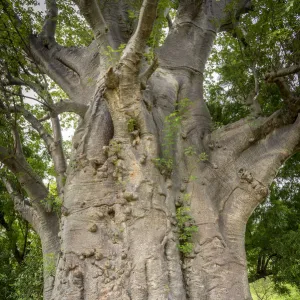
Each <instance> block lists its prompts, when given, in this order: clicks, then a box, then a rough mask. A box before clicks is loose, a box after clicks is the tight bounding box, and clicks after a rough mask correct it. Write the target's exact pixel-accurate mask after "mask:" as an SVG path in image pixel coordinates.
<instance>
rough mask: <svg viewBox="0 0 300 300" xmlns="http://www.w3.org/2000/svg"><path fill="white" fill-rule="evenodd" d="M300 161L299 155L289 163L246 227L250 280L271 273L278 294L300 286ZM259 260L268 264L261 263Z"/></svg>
mask: <svg viewBox="0 0 300 300" xmlns="http://www.w3.org/2000/svg"><path fill="white" fill-rule="evenodd" d="M299 158H300V157H299V154H297V155H295V156H294V157H292V158H291V159H290V160H288V161H287V162H286V164H285V165H284V167H283V168H282V169H281V170H280V172H279V174H278V178H277V179H276V181H275V182H274V183H273V185H272V186H271V190H270V196H269V198H268V200H267V201H266V202H265V203H264V204H263V205H261V206H259V207H258V208H257V209H256V210H255V212H254V214H253V215H252V217H251V218H250V220H249V222H248V224H247V231H246V249H247V260H248V269H249V277H250V279H251V280H255V279H257V278H259V274H260V273H258V271H259V270H261V271H260V272H263V271H264V272H265V273H266V275H268V274H271V275H272V276H271V280H272V282H273V284H274V288H275V290H276V291H277V292H279V293H285V292H286V289H285V286H286V284H289V285H291V286H298V287H299V286H300V250H299V249H300V222H299V220H300V198H299V197H300V196H299V195H300V181H299V179H300V178H299V177H300V176H299V174H300V169H299ZM259 259H261V260H263V261H264V262H265V263H264V264H259V263H258V260H259ZM267 261H268V263H267ZM258 265H260V266H261V267H260V268H258ZM264 266H265V267H264Z"/></svg>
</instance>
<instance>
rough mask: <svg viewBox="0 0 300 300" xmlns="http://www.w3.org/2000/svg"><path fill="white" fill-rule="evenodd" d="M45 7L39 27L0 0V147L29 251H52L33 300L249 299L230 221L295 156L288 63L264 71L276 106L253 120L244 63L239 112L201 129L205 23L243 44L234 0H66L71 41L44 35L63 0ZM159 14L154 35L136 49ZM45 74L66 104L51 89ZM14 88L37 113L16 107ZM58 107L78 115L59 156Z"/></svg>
mask: <svg viewBox="0 0 300 300" xmlns="http://www.w3.org/2000/svg"><path fill="white" fill-rule="evenodd" d="M45 2H46V5H47V14H46V16H45V18H44V21H43V24H42V26H39V25H38V24H39V23H38V21H35V23H34V22H33V21H32V18H31V16H30V14H28V11H27V13H23V14H22V11H25V10H22V5H23V2H22V3H20V2H19V1H5V0H1V6H2V13H1V14H2V16H3V20H5V22H3V24H2V25H1V26H2V27H1V28H3V32H4V33H3V35H4V37H5V41H6V42H5V43H4V42H1V51H2V52H3V53H5V55H6V57H7V58H8V57H9V59H7V60H6V61H1V76H2V84H1V89H2V92H1V98H2V99H1V112H2V118H3V122H4V123H5V124H8V125H7V127H6V128H9V129H10V132H11V133H7V135H8V137H7V141H8V142H5V144H3V145H1V147H0V160H1V163H2V165H3V167H4V168H6V169H7V170H8V171H7V176H5V175H2V181H3V183H4V185H5V186H6V188H7V191H8V192H9V193H10V195H11V199H12V200H13V201H14V204H15V209H16V210H17V211H18V212H19V213H20V214H21V216H23V218H24V219H26V220H27V221H28V222H29V223H30V224H31V225H32V227H33V228H34V229H35V231H36V232H37V233H38V234H39V236H40V238H41V243H42V248H43V255H44V257H45V260H47V257H49V256H51V257H54V258H55V260H54V261H53V263H54V265H55V269H56V271H55V272H54V273H53V274H52V273H51V272H50V273H49V272H47V270H45V272H44V299H74V300H76V299H77V300H79V299H82V300H83V299H124V300H125V299H132V300H142V299H143V300H144V299H149V300H158V299H174V300H175V299H178V300H179V299H180V300H184V299H211V300H215V299H224V300H225V299H237V300H240V299H251V295H250V292H249V287H248V279H247V265H246V258H245V249H244V232H245V226H246V223H247V220H248V218H249V217H250V215H251V213H252V211H253V210H254V208H255V207H256V206H257V205H258V204H259V203H260V202H261V201H262V200H263V199H265V197H266V196H267V194H268V186H269V185H270V183H271V182H272V180H273V179H274V177H275V176H276V172H277V170H278V169H279V168H280V166H281V165H282V164H283V163H284V161H285V160H287V159H288V158H289V157H290V156H292V155H293V154H294V153H295V152H296V151H299V142H300V120H299V117H298V113H299V108H300V101H299V96H298V95H297V94H296V90H295V89H294V88H293V87H292V86H291V85H290V83H291V77H292V76H293V74H296V73H297V72H299V65H298V64H296V63H294V64H292V63H289V64H282V65H280V64H277V65H276V68H273V65H272V66H271V67H272V68H270V70H269V72H267V73H266V74H264V78H265V81H266V82H267V83H268V84H270V85H271V84H273V85H274V86H276V85H277V88H278V91H279V92H280V95H281V96H280V98H281V101H282V103H283V104H284V105H283V106H281V108H279V109H278V110H276V111H275V112H273V113H272V114H270V115H267V116H265V115H263V113H262V110H261V108H260V105H259V101H258V94H259V82H258V81H259V78H258V76H257V72H258V70H257V66H256V65H253V66H252V68H251V72H252V73H253V78H254V79H253V87H252V92H250V93H249V95H248V97H247V99H245V102H246V104H247V105H248V106H250V110H249V111H250V115H249V116H247V117H245V118H241V119H240V120H238V121H235V122H232V123H230V124H227V125H226V126H221V127H219V128H217V129H215V128H213V123H212V119H211V114H210V111H209V109H208V108H207V105H206V103H205V101H204V98H203V80H204V75H203V74H204V71H205V64H206V62H207V59H208V57H209V54H210V52H211V49H212V47H213V44H214V40H215V39H216V36H217V34H218V33H220V32H231V34H232V35H235V36H236V37H237V38H238V39H239V41H240V44H241V47H244V49H247V47H249V44H248V43H247V41H246V39H245V38H244V35H245V33H244V32H243V31H238V30H237V28H238V20H239V19H240V18H241V17H242V15H243V14H245V13H247V12H248V11H249V10H250V9H252V5H251V3H250V1H249V0H237V1H225V0H206V1H199V0H179V1H158V0H143V1H134V0H133V1H129V0H118V1H115V0H111V1H97V0H91V1H85V0H74V1H73V2H74V3H73V5H76V7H78V9H79V12H80V14H81V15H82V17H83V18H84V19H85V21H86V23H87V24H88V27H89V30H90V32H91V34H92V36H93V38H92V40H91V42H90V43H88V45H84V46H83V45H81V46H80V45H77V46H71V47H68V46H66V45H64V44H63V41H59V40H58V38H57V33H56V28H57V21H58V20H59V13H58V5H61V6H63V3H62V2H58V3H56V1H55V0H48V1H45ZM25 4H26V3H25ZM27 4H31V3H27ZM68 4H69V5H70V3H68ZM68 4H67V6H68ZM170 8H172V10H171V12H172V13H173V17H172V16H170V14H169V11H170ZM24 9H25V8H24ZM64 9H65V7H64ZM135 13H136V14H135ZM1 18H2V17H1ZM162 19H163V20H164V22H165V23H167V24H168V26H169V32H168V34H167V37H166V39H165V40H164V41H159V42H157V41H156V43H157V47H156V49H150V48H149V47H150V46H151V43H149V40H152V41H153V40H154V37H153V32H154V31H155V30H158V29H157V28H158V27H159V25H157V21H158V20H162ZM30 20H31V21H32V22H33V23H32V26H30V24H28V22H29V21H30ZM70 20H72V19H70ZM165 20H166V21H165ZM26 22H27V23H26ZM82 22H83V21H82ZM7 24H9V25H7ZM82 26H85V25H82ZM79 28H80V27H79ZM159 30H160V31H159V32H160V33H161V32H162V31H161V30H162V29H161V28H159ZM87 32H88V31H87ZM86 34H88V33H86ZM74 35H76V33H75V34H74ZM16 41H18V43H17V42H16ZM291 51H292V50H291ZM145 54H146V55H145ZM145 57H147V58H148V60H147V59H146V58H145ZM149 60H150V63H148V61H149ZM48 78H50V79H51V80H53V82H55V83H56V84H57V85H59V86H60V88H61V89H62V90H63V91H64V93H65V94H66V95H67V97H68V99H64V100H60V101H55V100H53V96H52V94H51V89H50V87H49V84H47V82H49V79H48ZM24 87H26V88H28V89H31V90H32V91H34V92H35V94H36V95H37V97H38V99H39V101H40V102H41V103H42V108H43V110H44V112H45V114H44V115H43V116H41V115H40V112H39V113H38V114H37V112H36V111H35V110H33V109H31V108H30V107H29V106H28V104H26V103H25V104H24V102H23V97H24ZM265 101H267V99H265ZM63 112H73V113H76V114H78V115H79V119H80V120H79V124H78V127H77V129H76V131H75V134H74V137H73V140H72V154H71V157H70V159H69V162H68V164H67V162H66V159H65V155H64V149H63V144H62V133H61V128H60V120H59V116H60V114H61V113H63ZM22 118H23V119H22ZM21 120H26V122H27V123H28V124H30V126H31V127H32V128H33V129H34V130H35V131H36V133H37V134H38V136H39V138H40V139H41V141H42V142H43V143H44V144H45V146H46V149H47V151H48V154H49V156H50V157H51V159H52V163H53V168H54V170H55V172H53V175H54V177H55V179H56V187H57V195H58V198H59V201H60V202H61V203H60V210H61V211H60V213H57V212H56V211H55V209H54V207H55V205H54V203H53V201H51V199H52V198H51V195H50V196H49V189H48V188H47V185H46V184H45V182H43V178H42V177H41V176H39V175H38V174H37V173H36V172H35V169H34V168H33V167H32V166H31V165H30V160H29V159H28V155H27V154H26V153H25V151H24V147H23V144H24V129H23V128H22V126H20V125H18V122H21ZM24 122H25V121H24ZM49 124H50V125H51V126H49ZM4 140H5V139H4ZM9 141H10V142H9ZM9 145H13V146H11V147H10V146H9ZM10 173H12V174H13V175H14V176H15V178H16V179H17V181H18V182H19V188H16V187H18V184H17V183H16V182H14V181H13V180H12V179H11V174H10ZM24 195H25V196H24ZM24 197H25V199H26V201H24Z"/></svg>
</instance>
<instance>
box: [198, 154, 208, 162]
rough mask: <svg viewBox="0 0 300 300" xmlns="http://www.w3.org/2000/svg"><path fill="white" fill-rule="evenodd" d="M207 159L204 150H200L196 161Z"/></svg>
mask: <svg viewBox="0 0 300 300" xmlns="http://www.w3.org/2000/svg"><path fill="white" fill-rule="evenodd" d="M207 160H208V155H207V154H206V153H205V152H201V153H200V154H199V155H198V162H200V161H207Z"/></svg>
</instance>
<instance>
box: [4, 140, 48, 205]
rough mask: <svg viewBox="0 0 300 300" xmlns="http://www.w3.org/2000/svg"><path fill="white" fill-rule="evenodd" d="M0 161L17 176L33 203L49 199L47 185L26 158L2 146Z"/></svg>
mask: <svg viewBox="0 0 300 300" xmlns="http://www.w3.org/2000/svg"><path fill="white" fill-rule="evenodd" d="M0 161H1V162H2V163H3V164H4V165H6V166H7V167H8V169H9V170H10V171H12V172H13V173H14V174H15V176H16V177H17V178H18V181H19V182H20V184H21V186H23V187H24V189H25V190H26V192H27V193H28V196H29V197H30V198H31V199H32V201H40V200H43V199H45V198H46V197H47V195H48V191H47V189H46V187H45V185H44V184H43V182H42V180H41V179H40V178H39V177H38V175H37V174H36V173H35V172H34V171H33V169H32V168H31V167H30V166H29V164H28V163H27V162H26V160H25V159H24V157H18V156H16V155H15V153H13V152H11V151H9V150H8V149H6V148H4V147H2V146H0Z"/></svg>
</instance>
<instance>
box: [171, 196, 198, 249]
mask: <svg viewBox="0 0 300 300" xmlns="http://www.w3.org/2000/svg"><path fill="white" fill-rule="evenodd" d="M189 201H190V194H184V197H183V202H184V205H183V206H180V207H178V208H177V209H176V220H177V227H178V240H179V245H178V249H179V250H180V252H182V253H183V254H184V255H188V254H190V253H191V252H192V251H193V248H194V244H193V242H192V236H193V233H195V232H197V231H198V227H197V226H196V225H195V221H194V219H193V217H192V216H191V215H190V207H188V206H187V205H188V202H189Z"/></svg>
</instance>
